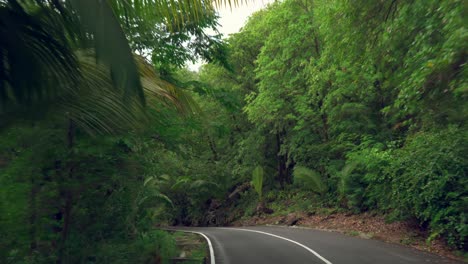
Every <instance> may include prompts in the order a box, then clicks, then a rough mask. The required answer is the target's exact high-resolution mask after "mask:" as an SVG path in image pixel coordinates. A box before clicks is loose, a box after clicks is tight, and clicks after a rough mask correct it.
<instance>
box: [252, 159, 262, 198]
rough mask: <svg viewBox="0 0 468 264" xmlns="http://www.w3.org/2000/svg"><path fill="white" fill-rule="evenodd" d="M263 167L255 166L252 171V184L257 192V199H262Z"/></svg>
mask: <svg viewBox="0 0 468 264" xmlns="http://www.w3.org/2000/svg"><path fill="white" fill-rule="evenodd" d="M263 177H264V176H263V168H262V167H261V166H257V167H256V168H255V169H254V170H253V172H252V182H251V184H252V186H253V187H254V189H255V191H256V192H257V194H258V197H259V199H260V200H261V199H262V194H263Z"/></svg>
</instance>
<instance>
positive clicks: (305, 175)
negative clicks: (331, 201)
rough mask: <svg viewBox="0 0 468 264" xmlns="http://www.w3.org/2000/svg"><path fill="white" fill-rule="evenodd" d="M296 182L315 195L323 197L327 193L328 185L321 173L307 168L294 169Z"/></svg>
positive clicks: (298, 167) (297, 167)
mask: <svg viewBox="0 0 468 264" xmlns="http://www.w3.org/2000/svg"><path fill="white" fill-rule="evenodd" d="M293 175H294V182H295V183H296V184H300V185H303V186H304V187H306V188H308V189H310V190H312V191H313V192H315V193H318V194H320V195H323V194H324V193H325V192H326V191H327V185H326V184H325V182H324V180H323V179H322V176H321V175H320V173H318V172H316V171H314V170H311V169H309V168H306V167H301V166H296V167H295V168H294V173H293Z"/></svg>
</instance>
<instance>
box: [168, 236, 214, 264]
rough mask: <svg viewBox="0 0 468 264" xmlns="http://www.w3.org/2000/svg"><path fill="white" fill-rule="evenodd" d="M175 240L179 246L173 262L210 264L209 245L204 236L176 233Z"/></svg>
mask: <svg viewBox="0 0 468 264" xmlns="http://www.w3.org/2000/svg"><path fill="white" fill-rule="evenodd" d="M174 239H175V240H176V245H177V257H175V258H174V259H173V260H178V261H180V262H181V263H190V264H202V263H208V259H209V258H208V252H209V251H208V245H207V244H206V241H205V239H204V238H203V237H202V236H200V235H198V234H193V233H186V232H179V231H176V232H174Z"/></svg>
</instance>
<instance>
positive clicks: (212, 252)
mask: <svg viewBox="0 0 468 264" xmlns="http://www.w3.org/2000/svg"><path fill="white" fill-rule="evenodd" d="M174 231H181V232H187V233H194V234H198V235H201V236H203V237H204V238H205V239H206V241H207V242H208V248H209V249H210V264H216V261H215V255H214V249H213V244H211V240H210V239H209V238H208V237H207V236H206V235H205V234H203V233H201V232H197V231H189V230H183V229H177V230H174Z"/></svg>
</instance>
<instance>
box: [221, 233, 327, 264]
mask: <svg viewBox="0 0 468 264" xmlns="http://www.w3.org/2000/svg"><path fill="white" fill-rule="evenodd" d="M218 228H219V229H228V230H240V231H248V232H254V233H259V234H264V235H268V236H272V237H276V238H280V239H283V240H286V241H288V242H291V243H293V244H296V245H298V246H300V247H303V248H304V249H306V250H307V251H309V252H310V253H312V254H314V255H315V256H316V257H317V258H319V259H320V260H322V261H323V262H325V263H326V264H332V263H331V262H330V261H329V260H328V259H326V258H324V257H322V256H320V254H319V253H317V252H315V251H314V250H312V249H311V248H309V247H307V246H305V245H303V244H301V243H299V242H296V241H294V240H291V239H289V238H285V237H282V236H277V235H275V234H271V233H267V232H262V231H257V230H252V229H243V228H225V227H224V228H223V227H218Z"/></svg>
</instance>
